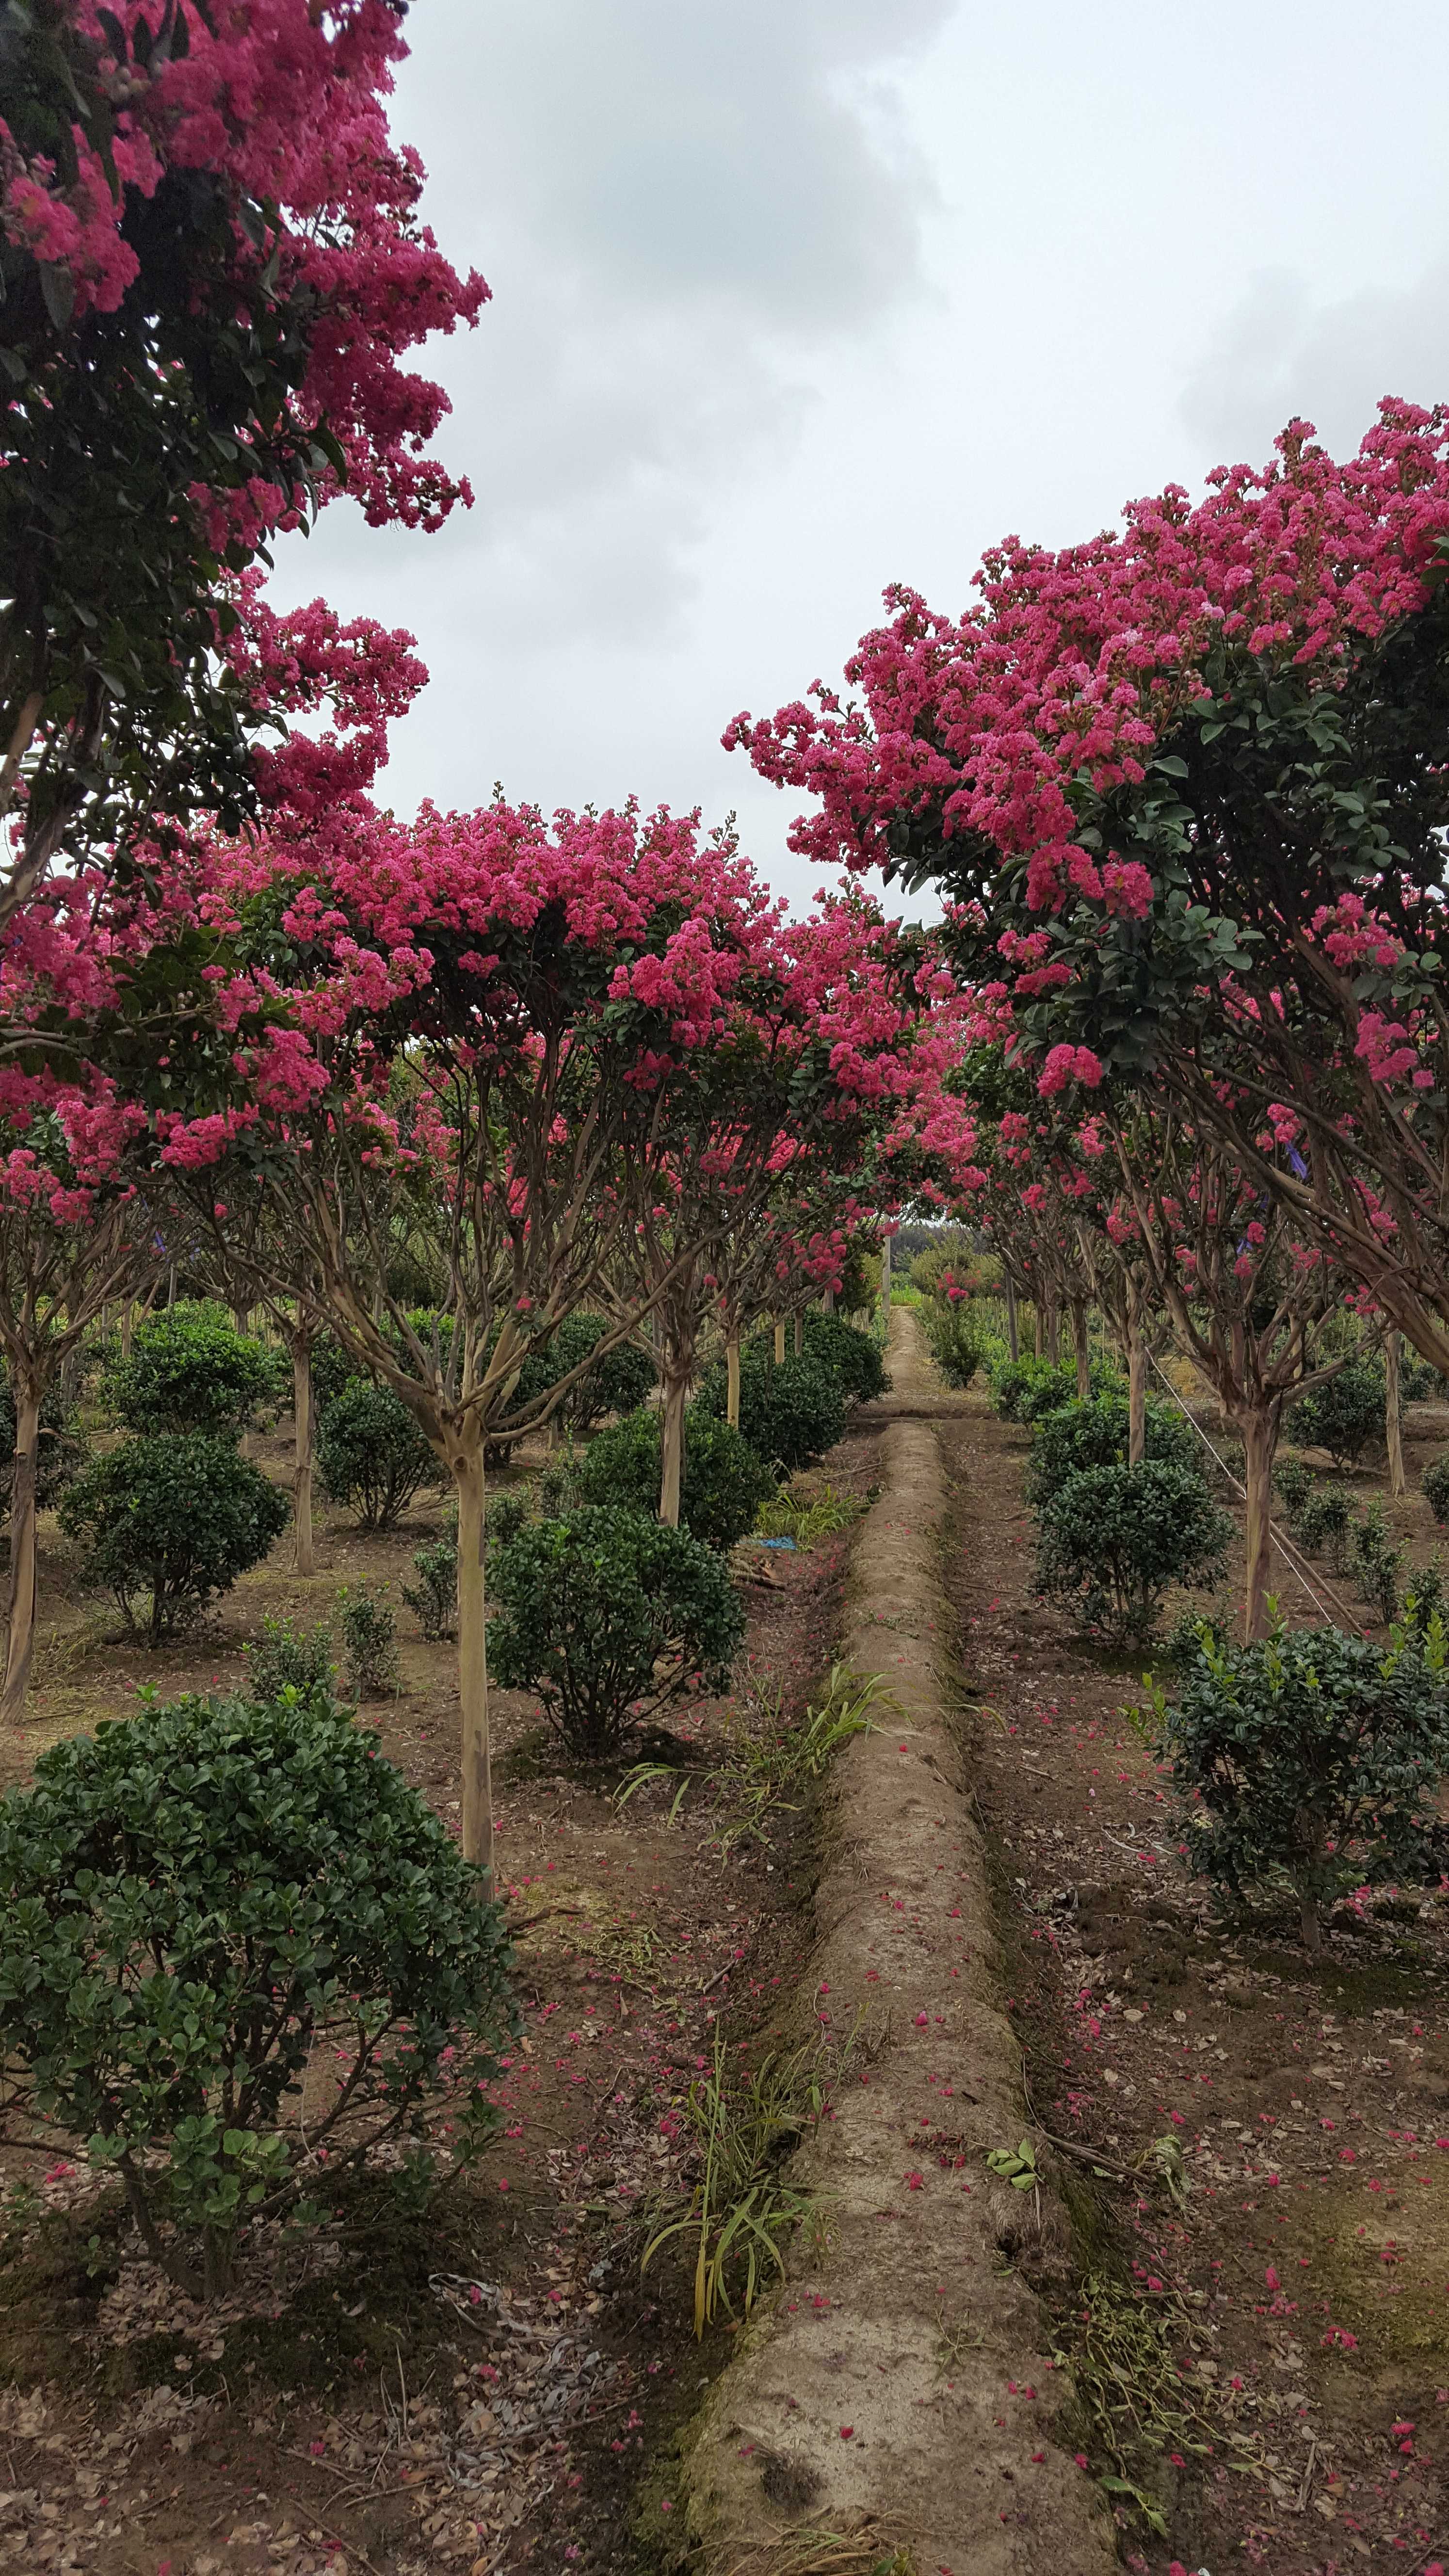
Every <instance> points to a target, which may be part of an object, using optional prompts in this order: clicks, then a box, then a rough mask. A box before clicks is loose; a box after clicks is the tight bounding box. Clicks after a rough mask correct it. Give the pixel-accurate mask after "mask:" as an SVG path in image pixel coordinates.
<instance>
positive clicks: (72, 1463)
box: [0, 1378, 85, 1520]
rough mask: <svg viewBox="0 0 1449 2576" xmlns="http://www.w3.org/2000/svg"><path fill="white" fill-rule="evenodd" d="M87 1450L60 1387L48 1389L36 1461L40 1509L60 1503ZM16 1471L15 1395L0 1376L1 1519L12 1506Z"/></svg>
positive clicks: (37, 1493)
mask: <svg viewBox="0 0 1449 2576" xmlns="http://www.w3.org/2000/svg"><path fill="white" fill-rule="evenodd" d="M84 1456H85V1450H84V1447H83V1445H82V1443H81V1440H80V1438H79V1436H78V1434H77V1432H76V1429H75V1426H74V1422H73V1419H72V1417H71V1415H70V1414H68V1413H67V1411H66V1408H65V1406H64V1404H63V1402H62V1401H61V1394H60V1389H59V1387H58V1386H51V1387H48V1388H47V1389H46V1392H45V1394H44V1395H43V1396H42V1397H41V1399H40V1449H39V1452H38V1454H37V1457H36V1462H35V1499H36V1503H37V1505H38V1506H39V1508H40V1510H41V1511H43V1512H46V1511H49V1510H50V1508H51V1506H52V1505H53V1504H54V1503H56V1502H58V1501H59V1499H60V1496H61V1495H62V1494H63V1493H64V1491H65V1488H66V1486H67V1485H68V1484H69V1483H70V1481H71V1479H72V1477H73V1476H75V1475H76V1474H77V1473H78V1472H79V1469H80V1465H81V1461H82V1459H83V1458H84ZM14 1473H15V1398H14V1396H13V1395H12V1394H11V1392H10V1387H9V1383H8V1381H7V1380H5V1379H3V1378H0V1520H3V1519H4V1517H5V1514H6V1513H7V1512H8V1511H9V1509H10V1486H11V1480H12V1478H13V1476H14Z"/></svg>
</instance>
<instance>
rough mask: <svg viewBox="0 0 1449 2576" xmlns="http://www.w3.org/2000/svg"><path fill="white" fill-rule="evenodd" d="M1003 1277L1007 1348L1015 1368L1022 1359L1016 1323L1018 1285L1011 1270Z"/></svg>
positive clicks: (1019, 1336)
mask: <svg viewBox="0 0 1449 2576" xmlns="http://www.w3.org/2000/svg"><path fill="white" fill-rule="evenodd" d="M1002 1277H1003V1280H1004V1282H1005V1286H1006V1348H1007V1351H1008V1354H1009V1356H1010V1359H1011V1364H1012V1367H1013V1368H1015V1366H1016V1363H1017V1361H1018V1360H1019V1359H1020V1357H1021V1335H1020V1333H1019V1332H1018V1330H1017V1323H1016V1283H1015V1281H1014V1280H1013V1278H1012V1276H1011V1273H1010V1271H1009V1270H1008V1271H1004V1272H1003V1273H1002Z"/></svg>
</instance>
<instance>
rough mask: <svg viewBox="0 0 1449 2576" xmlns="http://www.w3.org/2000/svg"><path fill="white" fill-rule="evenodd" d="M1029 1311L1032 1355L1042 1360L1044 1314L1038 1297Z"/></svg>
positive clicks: (1043, 1351) (1044, 1328) (1044, 1331)
mask: <svg viewBox="0 0 1449 2576" xmlns="http://www.w3.org/2000/svg"><path fill="white" fill-rule="evenodd" d="M1031 1313H1032V1325H1033V1332H1032V1356H1033V1357H1034V1358H1035V1359H1039V1360H1044V1359H1045V1358H1046V1316H1045V1315H1044V1313H1043V1311H1042V1302H1041V1299H1040V1297H1038V1298H1037V1300H1036V1303H1035V1305H1034V1306H1033V1307H1032V1310H1031Z"/></svg>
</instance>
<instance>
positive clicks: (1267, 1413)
mask: <svg viewBox="0 0 1449 2576" xmlns="http://www.w3.org/2000/svg"><path fill="white" fill-rule="evenodd" d="M1237 1426H1238V1429H1239V1430H1240V1431H1241V1433H1242V1436H1243V1483H1244V1484H1245V1486H1246V1487H1247V1494H1248V1510H1247V1520H1248V1530H1247V1541H1248V1588H1247V1595H1246V1598H1245V1600H1244V1603H1243V1635H1244V1638H1245V1639H1246V1641H1247V1643H1248V1644H1249V1645H1251V1644H1252V1642H1253V1640H1254V1638H1255V1637H1266V1635H1267V1633H1268V1593H1269V1588H1270V1585H1271V1582H1272V1576H1273V1535H1272V1527H1271V1516H1272V1509H1273V1460H1274V1457H1275V1455H1276V1453H1277V1448H1278V1409H1277V1407H1276V1405H1270V1406H1268V1407H1267V1409H1266V1410H1263V1411H1255V1412H1252V1413H1242V1414H1239V1415H1238V1416H1237Z"/></svg>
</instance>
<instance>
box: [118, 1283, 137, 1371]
mask: <svg viewBox="0 0 1449 2576" xmlns="http://www.w3.org/2000/svg"><path fill="white" fill-rule="evenodd" d="M135 1338H136V1301H135V1299H134V1297H128V1298H127V1299H126V1302H125V1304H124V1306H123V1307H122V1308H121V1357H122V1359H123V1360H128V1359H129V1358H130V1356H131V1345H132V1343H133V1342H134V1341H135Z"/></svg>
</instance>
